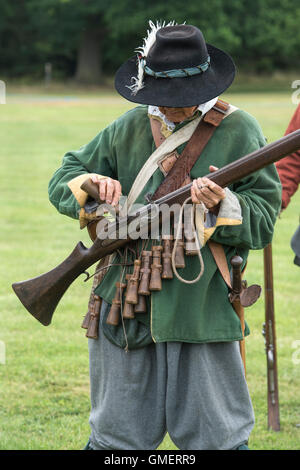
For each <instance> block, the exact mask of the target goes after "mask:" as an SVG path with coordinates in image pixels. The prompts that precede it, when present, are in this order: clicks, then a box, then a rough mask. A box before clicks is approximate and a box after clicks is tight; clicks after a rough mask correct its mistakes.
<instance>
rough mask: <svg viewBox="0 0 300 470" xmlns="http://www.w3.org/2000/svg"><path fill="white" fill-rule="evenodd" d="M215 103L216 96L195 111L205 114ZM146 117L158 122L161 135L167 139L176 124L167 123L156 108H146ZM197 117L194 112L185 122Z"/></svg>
mask: <svg viewBox="0 0 300 470" xmlns="http://www.w3.org/2000/svg"><path fill="white" fill-rule="evenodd" d="M217 101H218V96H217V97H216V98H213V99H212V100H210V101H207V102H206V103H202V104H200V105H199V106H198V108H197V111H200V113H201V114H206V113H207V112H208V111H209V110H210V109H211V108H212V107H213V106H214V105H215V104H216V102H217ZM148 115H149V117H152V118H153V119H157V120H158V121H160V122H161V123H162V126H161V133H162V134H163V135H164V136H165V137H168V136H169V135H170V134H172V132H173V130H174V129H175V127H176V124H175V123H174V122H172V121H169V120H168V119H167V118H166V116H165V115H164V114H163V113H161V112H160V110H159V108H158V106H148ZM198 115H199V113H198V112H196V113H195V114H194V116H193V117H192V118H190V119H187V122H188V121H190V120H191V119H194V118H195V117H197V116H198ZM180 124H182V123H180Z"/></svg>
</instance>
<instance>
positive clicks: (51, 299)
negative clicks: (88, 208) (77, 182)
mask: <svg viewBox="0 0 300 470" xmlns="http://www.w3.org/2000/svg"><path fill="white" fill-rule="evenodd" d="M299 149H300V130H297V131H295V132H293V133H291V134H288V135H286V136H284V137H282V138H281V139H279V140H277V141H275V142H272V143H270V144H268V145H266V146H265V147H263V148H260V149H258V150H256V151H255V152H252V153H250V154H249V155H246V156H244V157H242V158H240V159H238V160H236V161H234V162H232V163H230V164H229V165H226V166H224V167H223V168H221V169H219V170H217V171H215V172H214V173H210V174H209V175H206V177H207V178H209V179H210V180H212V181H213V182H215V183H216V184H218V185H219V186H221V187H223V188H224V187H226V186H228V185H230V184H232V183H235V182H237V181H239V180H241V179H242V178H245V177H246V176H248V175H250V174H251V173H254V172H255V171H258V170H260V169H262V168H264V167H266V166H267V165H270V164H271V163H274V162H276V161H278V160H280V159H281V158H283V157H285V156H286V155H289V154H290V153H293V152H295V151H296V150H299ZM91 184H92V183H91ZM191 186H192V183H189V184H187V185H185V186H183V187H181V188H179V189H177V190H176V191H173V192H171V193H169V194H167V195H166V196H163V197H161V198H159V199H157V200H156V201H153V202H150V203H149V204H147V205H145V206H144V207H143V208H142V209H140V210H139V211H138V212H137V213H136V214H134V215H133V216H130V217H128V218H125V220H123V218H122V217H119V218H118V219H117V221H116V223H114V224H113V225H114V227H110V226H108V229H107V236H106V238H105V239H102V238H101V237H100V236H99V234H98V237H97V238H96V240H95V242H94V243H93V245H92V246H91V247H90V248H86V247H85V246H84V245H83V243H82V242H79V243H78V244H77V245H76V247H75V248H74V250H73V251H72V253H71V254H70V255H69V256H68V257H67V258H66V259H65V260H64V261H63V262H62V263H61V264H60V265H58V266H57V267H56V268H54V269H52V270H51V271H49V272H47V273H45V274H42V275H41V276H38V277H36V278H33V279H29V280H26V281H21V282H16V283H14V284H13V285H12V287H13V289H14V291H15V293H16V295H17V296H18V297H19V299H20V301H21V302H22V304H23V305H24V307H25V308H26V309H27V310H28V311H29V312H30V313H31V314H32V315H33V316H34V317H35V318H36V319H37V320H38V321H39V322H41V323H42V324H43V325H45V326H47V325H49V324H50V323H51V320H52V316H53V313H54V311H55V309H56V307H57V305H58V303H59V301H60V299H61V298H62V296H63V295H64V293H65V292H66V290H67V289H68V287H69V286H70V285H71V284H72V282H73V281H74V280H75V279H76V278H77V277H78V276H79V275H80V274H83V273H86V270H87V269H88V268H89V267H90V266H92V265H93V264H94V263H96V262H97V261H98V260H99V259H101V258H103V257H104V256H106V255H108V254H111V253H113V252H115V251H116V250H117V249H119V248H121V247H123V246H125V245H126V244H127V243H129V242H130V241H131V238H130V229H129V230H128V232H127V235H128V236H126V237H125V238H119V239H118V238H117V239H116V238H115V237H114V238H112V237H110V234H111V230H113V233H114V234H115V233H116V228H117V230H118V232H117V233H122V231H123V230H124V229H125V228H127V227H130V222H131V221H132V220H134V221H135V222H137V221H140V225H142V224H144V225H146V224H147V225H148V224H149V223H150V219H151V221H152V220H153V219H152V218H153V208H154V207H155V208H156V209H158V210H157V213H158V214H159V212H160V211H159V208H160V206H161V205H162V204H168V205H169V206H172V205H173V204H175V203H177V204H183V202H184V201H185V200H186V199H187V198H188V197H189V196H190V191H191ZM94 189H95V188H94ZM135 226H136V224H135ZM116 307H117V304H116Z"/></svg>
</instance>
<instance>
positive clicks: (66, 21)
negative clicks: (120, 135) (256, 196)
mask: <svg viewBox="0 0 300 470" xmlns="http://www.w3.org/2000/svg"><path fill="white" fill-rule="evenodd" d="M150 19H151V20H152V21H153V22H156V21H159V20H161V21H164V20H165V21H166V22H169V21H172V20H175V21H176V22H177V23H181V22H184V21H186V22H187V23H190V24H194V25H196V26H198V27H199V28H200V29H201V30H202V31H203V33H204V36H205V38H206V40H207V42H210V43H212V44H214V45H215V46H217V47H220V48H221V49H224V50H225V51H227V52H229V53H230V54H231V55H232V57H233V59H234V61H235V63H236V65H237V68H238V74H237V77H236V80H235V81H234V83H233V85H232V86H231V87H230V88H229V90H228V91H226V93H225V94H224V95H222V98H223V99H225V100H226V101H229V102H230V103H232V104H233V105H235V106H237V107H239V108H241V109H243V110H245V111H247V112H249V113H250V114H252V115H253V116H254V117H255V118H256V119H257V120H258V122H259V124H260V125H261V127H262V130H263V132H264V135H265V136H266V138H267V140H268V141H269V142H271V141H273V140H275V139H279V138H280V137H282V136H283V134H284V133H285V130H286V128H287V126H288V123H289V121H290V119H291V117H292V115H293V113H294V112H295V109H296V107H297V103H296V101H297V99H296V101H295V100H292V96H293V94H294V96H295V97H296V95H297V96H298V101H299V99H300V93H299V92H300V54H299V44H300V3H299V0H251V1H248V0H193V1H191V0H184V1H183V0H171V1H169V0H164V1H163V0H160V1H157V0H110V1H107V0H13V1H7V0H0V93H1V80H2V81H3V82H5V84H6V92H7V93H6V104H5V105H1V104H0V168H1V171H0V191H1V192H0V194H1V230H0V449H24V450H28V449H43V450H45V449H53V450H55V449H82V448H83V447H84V445H85V444H86V442H87V440H88V437H89V432H90V429H89V424H88V418H89V412H90V399H89V367H88V345H87V339H86V338H85V330H83V329H82V328H80V325H81V323H82V318H83V316H84V315H85V313H86V311H87V302H88V297H89V292H90V288H91V282H90V283H85V282H83V276H79V278H78V279H77V280H76V281H75V282H74V283H73V284H72V286H71V287H70V288H69V290H68V291H67V293H66V294H65V295H64V297H63V299H62V300H61V302H60V304H59V306H58V308H57V310H56V312H55V314H54V317H53V321H52V323H51V325H50V326H49V327H47V328H45V327H44V326H42V325H41V324H40V323H38V322H37V321H36V320H35V319H34V318H33V317H32V316H31V315H30V314H29V313H28V312H27V311H26V310H25V308H24V307H23V306H22V304H21V303H20V302H19V300H18V299H17V297H16V296H15V294H14V293H13V291H12V288H11V284H12V283H14V282H17V281H21V280H24V279H29V278H32V277H35V276H38V275H40V274H42V273H44V272H47V271H49V270H50V269H52V268H53V267H55V266H57V265H58V264H59V263H61V262H62V261H63V260H64V259H65V258H66V257H67V256H68V255H69V254H70V252H71V251H72V250H73V248H74V246H75V245H76V244H77V243H78V241H79V240H82V241H83V243H84V244H85V245H86V246H90V245H91V241H90V239H89V237H88V234H87V233H86V231H84V230H80V229H79V224H78V221H76V220H73V219H70V218H68V217H65V216H62V215H60V214H59V213H58V212H57V211H56V209H55V208H54V207H53V206H52V205H51V204H50V202H49V200H48V191H47V189H48V182H49V180H50V178H51V177H52V175H53V173H54V172H55V170H56V169H57V168H59V167H60V165H61V160H62V157H63V155H64V154H65V153H66V152H67V151H69V150H75V149H78V148H79V147H81V146H82V145H84V144H87V143H88V142H89V141H91V140H92V139H93V138H94V137H95V136H96V135H97V134H98V132H99V131H101V129H103V128H104V127H105V126H107V125H108V124H109V123H111V122H112V121H113V120H114V119H116V118H118V117H119V116H120V115H121V114H122V113H124V112H126V111H127V110H128V109H130V108H132V107H133V106H135V104H133V103H130V102H128V101H126V100H125V99H123V98H122V97H120V96H119V95H118V94H117V92H116V91H115V90H114V87H113V77H114V73H115V71H116V70H117V68H118V67H119V66H120V65H121V64H122V63H123V62H124V61H125V60H127V58H128V57H130V56H132V55H134V51H135V48H136V47H138V46H140V45H141V44H142V43H143V38H144V37H145V36H146V31H147V28H148V21H149V20H150ZM295 83H296V86H297V87H298V93H296V92H297V89H296V88H292V85H293V84H295ZM2 85H3V83H2ZM2 91H3V88H2ZM1 102H3V101H1V94H0V103H1ZM212 163H213V162H212ZM299 207H300V191H298V192H297V193H296V194H295V195H294V196H293V198H292V201H291V203H290V204H289V206H288V208H287V209H286V210H285V211H284V212H283V213H282V214H281V216H280V218H279V219H278V221H277V223H276V226H275V233H274V239H273V264H274V288H275V317H276V334H277V354H278V375H279V404H280V425H281V429H280V432H274V431H270V430H268V428H267V371H266V355H265V344H264V338H263V336H262V324H263V322H264V306H265V304H264V296H263V295H262V297H261V298H260V299H259V301H258V302H256V303H255V304H254V305H253V306H251V307H249V308H247V309H246V312H245V313H246V319H247V322H248V324H249V326H250V330H251V335H250V336H249V337H248V338H247V341H246V358H247V359H246V360H247V382H248V386H249V389H250V394H251V397H252V401H253V406H254V410H255V414H256V425H255V427H254V430H253V432H252V434H251V437H250V443H249V445H250V448H251V449H283V450H286V449H299V448H300V394H299V390H300V326H299V325H300V322H299V318H300V316H299V314H300V307H299V305H300V292H299V275H300V270H299V267H298V266H295V265H294V264H293V258H294V255H293V252H292V250H291V247H290V239H291V237H292V235H293V233H294V231H295V230H296V228H297V226H298V224H299ZM92 272H93V270H92V269H91V270H90V273H92ZM246 279H247V281H248V284H249V285H251V284H260V285H261V286H262V287H264V269H263V252H262V250H256V251H252V252H251V254H250V256H249V261H248V265H247V270H246ZM149 426H151V423H149ZM159 448H160V449H162V450H163V449H169V450H171V449H175V448H176V447H175V445H174V443H173V442H172V441H171V439H170V438H169V436H166V438H165V439H164V441H163V442H162V443H161V445H160V447H159Z"/></svg>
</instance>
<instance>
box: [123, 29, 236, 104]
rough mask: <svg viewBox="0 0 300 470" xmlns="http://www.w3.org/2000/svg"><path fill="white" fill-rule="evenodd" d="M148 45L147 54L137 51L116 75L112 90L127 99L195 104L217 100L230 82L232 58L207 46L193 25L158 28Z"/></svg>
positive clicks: (141, 102) (232, 75)
mask: <svg viewBox="0 0 300 470" xmlns="http://www.w3.org/2000/svg"><path fill="white" fill-rule="evenodd" d="M152 33H153V32H152ZM148 35H149V32H148ZM145 41H146V40H145ZM152 42H153V44H152V46H151V47H150V49H149V50H148V52H147V55H143V52H145V49H147V48H140V50H141V52H139V53H138V54H137V55H135V56H133V57H131V58H130V59H129V60H128V61H127V62H125V63H124V64H123V65H122V66H121V67H120V68H119V70H118V71H117V73H116V76H115V87H116V90H117V91H118V92H119V93H120V95H121V96H123V97H124V98H126V99H127V100H129V101H132V102H134V103H140V104H148V105H155V106H167V107H174V108H177V107H188V106H195V105H199V104H202V103H205V102H207V101H209V100H211V99H213V98H215V97H217V96H219V95H220V94H221V93H223V92H224V91H225V90H226V89H227V88H228V87H229V86H230V85H231V83H232V82H233V80H234V77H235V65H234V62H233V60H232V58H231V57H230V56H229V55H228V54H227V53H226V52H224V51H222V50H221V49H218V48H216V47H214V46H212V45H210V44H207V43H206V42H205V40H204V37H203V34H202V32H201V31H200V30H199V29H198V28H196V27H195V26H192V25H176V26H166V27H162V28H160V29H157V31H156V32H155V38H154V39H152ZM143 49H144V50H143Z"/></svg>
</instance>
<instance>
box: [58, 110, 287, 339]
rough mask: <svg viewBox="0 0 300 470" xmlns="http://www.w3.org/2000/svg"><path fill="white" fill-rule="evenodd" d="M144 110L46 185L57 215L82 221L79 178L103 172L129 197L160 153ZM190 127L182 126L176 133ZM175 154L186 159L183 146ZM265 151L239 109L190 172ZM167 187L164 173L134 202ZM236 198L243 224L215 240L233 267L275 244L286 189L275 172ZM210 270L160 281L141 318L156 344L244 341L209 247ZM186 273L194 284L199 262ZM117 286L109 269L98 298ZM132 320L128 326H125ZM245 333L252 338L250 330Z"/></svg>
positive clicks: (248, 184) (190, 263)
mask: <svg viewBox="0 0 300 470" xmlns="http://www.w3.org/2000/svg"><path fill="white" fill-rule="evenodd" d="M147 111H148V108H147V106H138V107H136V108H134V109H132V110H130V111H128V112H127V113H125V114H124V115H123V116H121V117H120V118H118V119H117V120H116V121H114V122H113V123H112V124H110V125H109V126H108V127H106V128H105V129H104V130H102V131H101V132H100V133H99V134H98V135H97V136H96V137H95V138H94V139H93V140H92V141H91V142H90V143H88V144H87V145H85V146H83V147H82V148H80V149H79V150H77V151H70V152H68V153H67V154H66V155H65V156H64V158H63V162H62V166H61V168H59V169H58V170H57V171H56V172H55V174H54V175H53V177H52V179H51V181H50V183H49V197H50V201H51V202H52V203H53V204H54V206H55V207H56V208H57V209H58V211H59V212H61V213H62V214H65V215H67V216H70V217H73V218H78V211H79V209H80V207H79V204H78V203H77V201H76V199H75V197H74V196H73V194H72V193H71V191H70V189H69V188H68V186H67V183H68V182H69V181H70V180H71V179H73V178H74V177H76V176H78V175H80V174H84V173H98V174H101V175H106V176H110V177H112V178H114V179H117V180H119V181H120V183H121V185H122V194H123V195H128V193H129V191H130V188H131V186H132V184H133V182H134V179H135V177H136V175H137V174H138V172H139V171H140V169H141V168H142V166H143V165H144V163H145V161H146V160H147V159H148V158H149V156H150V155H151V154H152V152H153V151H154V150H155V144H154V141H153V138H152V133H151V128H150V122H149V117H148V114H147ZM182 125H185V124H184V123H183V124H181V125H179V126H177V127H176V128H175V130H174V131H176V130H178V128H179V127H181V126H182ZM185 145H186V144H183V145H181V146H180V147H179V148H178V149H177V150H178V152H179V153H181V152H182V150H183V148H184V146H185ZM264 145H265V139H264V136H263V134H262V131H261V129H260V127H259V125H258V123H257V121H256V120H255V119H254V118H253V117H252V116H250V115H249V114H248V113H246V112H244V111H242V110H237V111H235V112H233V113H232V114H230V115H229V116H228V117H226V119H224V120H223V122H222V123H221V125H220V126H219V127H218V128H217V129H216V131H215V133H214V135H213V137H212V138H211V140H210V141H209V143H208V144H207V146H206V147H205V149H204V151H203V152H202V154H201V156H200V158H199V159H198V161H197V162H196V164H195V165H194V167H193V169H192V171H191V177H192V178H196V177H199V176H203V175H206V174H208V173H209V165H215V166H217V167H223V166H224V165H226V164H228V163H230V162H232V161H234V160H236V159H237V158H240V157H242V156H244V155H246V154H248V153H250V152H253V151H254V150H256V149H258V148H260V147H262V146H264ZM162 180H163V175H162V173H161V171H160V170H159V169H157V170H156V171H155V173H154V174H153V176H152V177H151V178H150V180H149V182H148V183H147V185H146V186H145V188H144V190H143V191H142V193H141V195H140V196H139V198H138V200H137V202H139V203H145V200H144V196H145V194H146V193H148V192H151V193H154V191H155V189H156V188H157V187H158V186H159V184H160V183H161V182H162ZM229 189H230V190H231V191H232V192H233V193H234V194H235V195H236V196H237V198H238V200H239V203H240V206H241V209H242V216H243V222H242V224H241V225H232V226H229V225H226V226H219V227H217V228H216V230H215V232H214V233H213V235H212V240H214V241H216V242H218V243H222V244H223V246H224V249H225V253H226V257H227V261H228V265H230V264H229V260H230V258H231V257H232V256H233V255H234V254H235V253H238V254H239V255H240V256H241V257H242V258H243V260H244V263H245V262H246V260H247V256H248V252H249V250H259V249H262V248H264V247H265V246H266V245H267V244H268V243H270V242H271V240H272V235H273V229H274V224H275V221H276V218H277V215H278V213H279V210H280V204H281V184H280V181H279V178H278V175H277V172H276V169H275V166H274V165H270V166H268V167H267V168H265V169H263V170H260V171H258V172H256V173H254V174H252V175H251V176H249V177H247V178H244V179H243V180H241V181H239V182H238V183H235V184H233V185H232V186H231V187H230V188H229ZM201 251H202V256H203V260H204V265H205V270H204V274H203V276H202V278H201V279H200V281H199V282H197V283H196V284H192V285H186V284H183V283H181V282H180V281H179V280H178V279H177V278H174V279H172V280H164V281H163V289H162V291H160V292H152V294H151V307H150V308H149V309H150V312H148V314H147V315H145V314H139V315H137V319H138V320H139V321H140V322H142V323H144V324H149V326H150V328H151V335H152V338H153V340H154V341H155V342H162V341H183V342H190V343H203V342H217V341H235V340H240V339H242V330H241V325H240V321H239V318H238V317H237V315H236V313H235V311H234V310H233V307H232V305H231V303H230V302H229V300H228V288H227V286H226V284H225V283H224V281H223V279H222V277H221V275H220V273H219V271H218V269H217V267H216V264H215V261H214V259H213V257H212V254H211V252H210V249H209V248H208V246H206V245H205V246H204V247H203V248H202V250H201ZM180 271H183V272H182V274H183V276H184V277H185V278H186V279H194V278H195V277H196V276H197V274H198V272H199V260H198V257H186V268H185V269H184V270H180ZM119 280H120V267H112V268H111V269H110V270H109V272H108V273H107V275H106V276H105V278H104V281H103V282H102V283H101V285H100V286H99V287H98V288H97V289H96V292H97V293H98V294H99V295H100V296H101V297H102V298H103V299H104V300H106V301H107V302H109V303H111V301H112V298H113V297H114V293H115V282H117V281H119ZM127 321H131V320H127ZM245 334H246V335H247V334H249V329H248V326H246V331H245Z"/></svg>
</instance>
